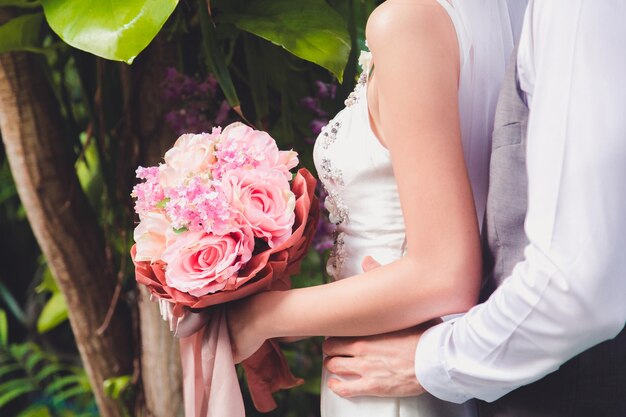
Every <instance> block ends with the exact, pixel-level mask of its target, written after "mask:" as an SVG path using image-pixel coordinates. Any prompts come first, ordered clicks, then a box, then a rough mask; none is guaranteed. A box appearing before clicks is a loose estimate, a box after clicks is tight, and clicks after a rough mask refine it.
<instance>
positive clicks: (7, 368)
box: [0, 363, 22, 379]
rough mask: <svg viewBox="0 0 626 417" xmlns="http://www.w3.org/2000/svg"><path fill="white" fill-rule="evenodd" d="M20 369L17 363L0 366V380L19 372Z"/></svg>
mask: <svg viewBox="0 0 626 417" xmlns="http://www.w3.org/2000/svg"><path fill="white" fill-rule="evenodd" d="M21 369H22V367H21V366H20V365H18V364H17V363H12V364H9V365H2V366H0V379H5V377H6V375H8V374H10V373H12V372H15V371H19V370H21Z"/></svg>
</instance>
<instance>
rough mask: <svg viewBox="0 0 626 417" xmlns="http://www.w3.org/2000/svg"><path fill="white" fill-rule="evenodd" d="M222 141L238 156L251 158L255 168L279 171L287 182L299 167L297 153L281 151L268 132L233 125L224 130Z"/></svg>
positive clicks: (242, 125) (239, 124)
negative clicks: (292, 171)
mask: <svg viewBox="0 0 626 417" xmlns="http://www.w3.org/2000/svg"><path fill="white" fill-rule="evenodd" d="M220 141H221V142H223V143H226V144H227V145H226V146H227V148H229V149H232V150H234V151H235V152H236V153H237V154H240V155H245V157H247V158H245V159H248V158H249V159H250V162H251V163H252V166H253V167H255V168H269V169H275V170H279V171H280V172H281V173H282V174H283V175H284V176H285V177H286V178H287V180H291V177H292V176H291V173H290V172H289V170H290V169H293V168H295V167H296V166H297V165H298V153H297V152H294V151H280V150H279V149H278V146H277V145H276V141H275V140H274V139H272V137H271V136H270V135H269V134H268V133H267V132H263V131H260V130H255V129H252V128H251V127H249V126H246V125H244V124H242V123H232V124H230V125H228V126H227V127H226V128H224V130H223V131H222V138H221V139H220ZM237 151H238V152H237ZM242 159H244V158H242Z"/></svg>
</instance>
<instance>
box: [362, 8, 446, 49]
mask: <svg viewBox="0 0 626 417" xmlns="http://www.w3.org/2000/svg"><path fill="white" fill-rule="evenodd" d="M366 37H367V40H368V43H369V44H370V46H371V45H376V44H379V45H381V46H384V45H389V43H390V42H394V43H397V42H398V41H400V40H405V41H408V42H407V43H411V41H419V40H424V38H425V37H427V38H430V39H433V38H437V39H435V40H437V41H441V42H447V41H450V40H452V41H456V32H455V30H454V26H453V25H452V23H451V21H450V17H449V15H448V14H447V12H446V11H445V9H444V8H443V7H442V6H441V4H439V1H437V0H387V1H385V2H384V3H382V4H381V5H380V6H378V7H377V8H376V9H375V10H374V11H373V12H372V14H371V15H370V17H369V18H368V21H367V27H366ZM402 43H405V42H402Z"/></svg>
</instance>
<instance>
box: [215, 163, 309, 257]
mask: <svg viewBox="0 0 626 417" xmlns="http://www.w3.org/2000/svg"><path fill="white" fill-rule="evenodd" d="M223 187H224V193H225V194H226V197H227V198H228V199H229V200H230V202H231V205H232V206H233V207H235V208H236V209H237V210H238V211H239V212H240V213H241V217H242V220H243V223H244V224H246V225H248V226H250V228H251V229H252V232H253V233H254V236H255V237H260V238H263V239H265V240H266V241H267V243H268V244H269V246H270V248H273V247H275V246H279V245H281V244H282V243H283V242H285V241H286V240H287V239H289V237H290V236H291V233H292V226H293V223H294V219H295V214H294V207H295V204H296V198H295V196H294V194H293V193H292V192H291V188H290V186H289V181H287V179H286V178H285V177H284V176H283V175H282V174H281V173H280V172H276V171H272V170H268V169H240V170H237V171H233V172H229V173H228V174H227V177H226V178H224V181H223Z"/></svg>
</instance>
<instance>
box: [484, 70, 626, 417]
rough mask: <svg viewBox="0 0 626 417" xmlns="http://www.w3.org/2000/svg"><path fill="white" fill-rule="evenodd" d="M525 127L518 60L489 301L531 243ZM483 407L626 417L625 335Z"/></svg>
mask: <svg viewBox="0 0 626 417" xmlns="http://www.w3.org/2000/svg"><path fill="white" fill-rule="evenodd" d="M527 122H528V107H527V105H526V103H525V102H524V95H523V93H522V91H521V90H520V88H519V84H518V81H517V72H516V65H515V62H514V61H513V62H512V63H511V65H509V70H508V71H507V74H506V76H505V79H504V84H503V87H502V91H501V93H500V97H499V100H498V107H497V109H496V117H495V127H494V135H493V149H492V156H491V163H490V183H489V196H488V199H487V212H486V215H485V225H484V232H485V235H484V238H485V239H484V241H485V248H484V249H485V250H484V253H485V271H486V285H485V291H484V293H485V294H486V295H488V294H489V293H490V292H491V291H492V290H493V289H494V288H496V287H497V286H498V285H500V284H501V283H502V281H503V280H505V279H506V278H507V277H508V276H509V275H510V274H511V272H512V270H513V267H514V266H515V264H516V263H518V262H519V261H521V260H523V259H524V247H525V246H526V245H527V243H528V241H527V239H526V234H525V232H524V219H525V217H526V208H527V197H528V190H527V188H528V187H527V186H528V182H527V176H526V127H527ZM598 308H602V306H598ZM572 325H576V324H575V323H572ZM478 408H479V415H480V417H548V416H550V417H557V416H558V417H561V416H562V417H566V416H567V417H571V416H581V417H603V416H606V417H626V332H625V331H622V332H621V333H620V334H619V335H618V336H617V337H616V338H615V339H613V340H610V341H607V342H604V343H601V344H600V345H597V346H595V347H593V348H592V349H589V350H588V351H586V352H583V353H582V354H580V355H579V356H577V357H575V358H573V359H571V360H570V361H569V362H567V363H565V364H564V365H563V366H561V368H560V369H559V370H558V371H556V372H554V373H552V374H550V375H548V376H546V377H545V378H543V379H541V380H540V381H537V382H535V383H533V384H530V385H528V386H525V387H522V388H519V389H517V390H515V391H513V392H511V393H510V394H508V395H506V396H504V397H503V398H501V399H500V400H498V401H495V402H494V403H491V404H488V403H484V402H479V404H478Z"/></svg>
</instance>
